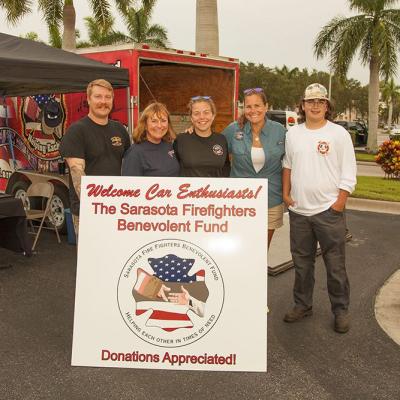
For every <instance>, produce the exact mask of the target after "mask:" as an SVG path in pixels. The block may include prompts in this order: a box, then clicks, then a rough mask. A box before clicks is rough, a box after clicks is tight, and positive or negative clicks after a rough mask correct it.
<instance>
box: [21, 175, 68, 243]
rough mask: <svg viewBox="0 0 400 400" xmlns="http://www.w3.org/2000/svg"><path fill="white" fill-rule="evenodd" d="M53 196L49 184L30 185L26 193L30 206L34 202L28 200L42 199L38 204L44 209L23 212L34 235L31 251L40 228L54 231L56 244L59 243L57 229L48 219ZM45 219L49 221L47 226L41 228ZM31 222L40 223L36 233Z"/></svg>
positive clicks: (52, 188)
mask: <svg viewBox="0 0 400 400" xmlns="http://www.w3.org/2000/svg"><path fill="white" fill-rule="evenodd" d="M53 194H54V186H53V184H52V183H51V182H37V183H32V185H31V186H29V187H28V189H27V191H26V196H27V197H28V198H29V200H30V204H35V202H34V201H31V200H33V199H30V198H32V197H35V198H42V200H43V201H42V202H40V204H42V205H43V207H44V209H39V210H38V209H29V210H25V212H26V219H27V220H28V221H29V223H30V225H31V227H32V230H33V233H34V234H35V241H34V242H33V246H32V250H35V246H36V243H37V241H38V239H39V235H40V232H41V231H42V228H45V229H52V230H55V231H56V236H57V241H58V243H61V240H60V235H59V234H58V230H57V227H56V226H55V225H53V223H52V221H51V218H50V200H51V198H52V197H53ZM36 203H37V202H36ZM46 218H48V219H49V221H50V225H49V226H43V224H44V221H45V219H46ZM33 221H37V222H40V225H39V228H38V230H37V232H35V228H34V226H33Z"/></svg>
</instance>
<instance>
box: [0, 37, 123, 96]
mask: <svg viewBox="0 0 400 400" xmlns="http://www.w3.org/2000/svg"><path fill="white" fill-rule="evenodd" d="M100 78H102V79H106V80H107V81H109V82H110V83H111V84H112V85H113V87H114V88H119V87H128V86H129V75H128V70H127V69H125V68H117V67H114V66H112V65H107V64H102V63H100V62H98V61H94V60H90V59H87V58H84V57H82V56H80V55H77V54H74V53H71V52H68V51H64V50H60V49H56V48H53V47H50V46H47V45H45V44H43V43H39V42H34V41H32V40H28V39H22V38H19V37H15V36H11V35H7V34H5V33H0V96H28V95H33V94H47V93H71V92H82V91H84V90H85V89H86V86H87V84H88V83H89V82H90V81H92V80H94V79H100Z"/></svg>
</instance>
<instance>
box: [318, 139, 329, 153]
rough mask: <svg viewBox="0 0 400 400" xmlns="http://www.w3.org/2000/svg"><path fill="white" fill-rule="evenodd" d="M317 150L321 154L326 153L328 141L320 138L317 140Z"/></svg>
mask: <svg viewBox="0 0 400 400" xmlns="http://www.w3.org/2000/svg"><path fill="white" fill-rule="evenodd" d="M317 150H318V153H320V154H322V155H325V154H328V152H329V143H328V142H325V141H322V140H320V141H319V142H318V145H317Z"/></svg>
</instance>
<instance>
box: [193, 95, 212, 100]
mask: <svg viewBox="0 0 400 400" xmlns="http://www.w3.org/2000/svg"><path fill="white" fill-rule="evenodd" d="M191 100H193V101H197V100H211V96H194V97H192V98H191Z"/></svg>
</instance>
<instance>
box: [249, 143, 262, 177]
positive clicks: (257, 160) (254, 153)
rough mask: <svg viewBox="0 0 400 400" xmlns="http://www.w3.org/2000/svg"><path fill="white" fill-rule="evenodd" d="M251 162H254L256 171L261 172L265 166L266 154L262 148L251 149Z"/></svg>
mask: <svg viewBox="0 0 400 400" xmlns="http://www.w3.org/2000/svg"><path fill="white" fill-rule="evenodd" d="M251 161H252V162H253V167H254V169H255V171H256V172H259V171H260V169H261V168H262V167H263V166H264V164H265V153H264V149H263V148H262V147H252V148H251Z"/></svg>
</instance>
